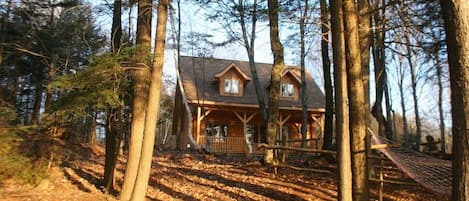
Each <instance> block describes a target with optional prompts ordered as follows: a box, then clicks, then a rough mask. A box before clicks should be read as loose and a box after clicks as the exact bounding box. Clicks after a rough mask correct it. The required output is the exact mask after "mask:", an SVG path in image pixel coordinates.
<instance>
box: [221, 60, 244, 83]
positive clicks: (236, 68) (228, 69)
mask: <svg viewBox="0 0 469 201" xmlns="http://www.w3.org/2000/svg"><path fill="white" fill-rule="evenodd" d="M231 69H233V70H234V71H236V72H237V73H238V74H239V75H241V77H242V78H243V79H244V80H245V81H248V80H251V77H249V76H248V75H246V73H244V72H243V71H242V70H241V69H239V67H238V66H236V64H234V63H232V64H230V65H229V66H228V67H226V68H225V69H224V70H223V71H222V72H219V73H217V74H216V75H215V77H216V78H220V77H222V76H223V75H224V74H225V73H226V72H228V71H230V70H231Z"/></svg>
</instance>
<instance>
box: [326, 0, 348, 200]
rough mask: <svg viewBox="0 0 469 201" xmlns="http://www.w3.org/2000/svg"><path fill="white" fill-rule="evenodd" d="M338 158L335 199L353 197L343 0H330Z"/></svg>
mask: <svg viewBox="0 0 469 201" xmlns="http://www.w3.org/2000/svg"><path fill="white" fill-rule="evenodd" d="M329 2H330V5H331V9H330V10H331V31H332V54H333V56H332V58H333V63H334V83H335V114H336V123H335V126H336V130H335V133H336V139H337V160H338V180H339V181H338V186H339V189H338V200H352V180H351V179H350V178H352V170H351V167H352V161H351V148H350V130H349V119H348V106H347V102H348V93H347V73H346V65H345V64H346V63H345V62H346V59H345V38H344V22H343V18H342V16H343V8H342V0H330V1H329Z"/></svg>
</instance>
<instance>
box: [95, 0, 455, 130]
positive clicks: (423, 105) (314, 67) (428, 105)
mask: <svg viewBox="0 0 469 201" xmlns="http://www.w3.org/2000/svg"><path fill="white" fill-rule="evenodd" d="M109 1H110V0H109ZM90 2H91V3H92V4H93V5H96V4H98V3H100V2H101V1H90ZM174 6H176V5H175V4H174ZM155 10H156V9H155ZM123 12H124V13H123V18H122V23H123V25H124V26H127V25H128V23H129V19H128V10H123ZM132 12H133V14H134V16H133V17H132V19H131V20H132V29H133V30H134V31H135V27H136V17H135V13H136V12H137V8H134V9H133V10H132ZM203 12H204V11H203V10H202V9H200V8H199V7H198V6H194V5H192V4H191V3H187V2H185V1H182V2H181V13H182V16H181V17H182V28H181V29H182V31H183V33H182V37H184V36H185V34H188V33H189V32H191V31H194V32H199V33H204V34H211V35H214V37H213V38H214V40H215V41H216V42H220V41H223V39H224V38H225V36H224V32H223V31H224V30H223V29H219V27H220V25H219V24H217V23H213V22H209V21H207V20H205V16H203ZM109 13H110V15H108V16H101V17H98V18H97V23H98V24H99V25H101V26H102V29H103V31H106V32H109V31H107V30H110V29H111V25H112V11H109ZM311 17H316V18H318V17H319V16H311ZM175 18H177V13H175ZM280 23H281V27H280V37H281V38H282V43H285V38H286V36H287V34H288V33H287V32H288V31H290V30H286V28H285V26H283V25H282V23H284V22H280ZM153 24H154V25H153V27H156V11H154V15H153ZM176 28H177V25H176ZM217 28H218V29H217ZM167 29H168V38H167V42H166V43H167V44H170V43H172V39H171V38H170V37H171V34H172V32H171V31H172V30H171V24H170V19H168V25H167ZM239 29H240V28H239ZM257 30H258V34H257V36H256V42H255V60H256V62H258V63H272V62H273V56H272V52H271V49H270V36H269V28H268V26H267V22H258V27H257ZM152 33H153V36H152V38H153V39H154V34H155V31H153V32H152ZM107 35H109V34H107ZM313 37H315V38H317V39H315V41H314V42H313V44H312V46H311V49H310V51H311V52H312V54H311V55H310V56H309V57H308V58H307V61H306V62H307V63H306V68H307V69H308V70H309V71H310V72H311V74H312V76H313V77H314V79H315V81H316V83H317V84H318V85H319V87H320V88H321V89H323V87H324V84H323V82H324V81H323V75H322V61H321V51H320V42H319V39H320V36H319V33H315V35H313ZM181 39H182V40H184V39H183V38H181ZM182 45H185V44H182ZM186 46H187V45H186ZM298 47H299V46H298ZM186 48H187V47H186ZM298 51H299V50H292V49H291V48H288V47H287V46H285V61H286V64H287V65H299V59H298V58H297V56H295V55H294V54H293V52H298ZM191 52H192V51H190V52H182V53H181V54H182V55H193V56H197V51H193V52H192V53H191ZM212 56H213V57H214V58H220V59H232V60H243V61H247V60H248V58H247V53H246V50H245V48H244V47H243V46H242V45H241V44H233V45H229V46H226V47H217V48H214V49H213V52H212ZM330 56H331V60H332V53H330ZM174 61H175V59H174V51H173V50H172V49H168V50H167V51H166V53H165V65H164V70H163V71H164V73H165V75H166V76H171V77H173V78H174V77H175V67H174ZM399 62H402V63H403V65H406V64H405V61H396V60H392V61H388V63H387V64H386V65H387V68H388V82H389V85H390V87H389V90H390V93H391V97H392V100H391V101H392V108H393V109H394V110H395V111H396V113H398V114H402V111H401V106H400V95H399V91H398V90H399V89H398V85H397V81H396V79H397V77H396V73H395V71H396V70H395V69H396V68H397V65H398V64H399ZM426 65H429V64H426ZM371 66H373V64H372V63H371ZM417 68H419V66H417ZM409 75H410V73H408V72H407V76H408V77H407V78H406V81H405V83H404V85H405V86H404V90H405V97H406V110H407V111H406V112H407V117H408V119H409V120H411V119H414V118H415V117H414V112H413V111H414V109H413V108H414V106H413V101H412V95H411V84H410V77H409ZM374 83H375V82H374V72H373V71H371V72H370V97H371V100H370V103H371V104H373V103H374V100H375V90H374V89H375V86H374ZM435 83H436V81H428V82H426V83H424V84H423V82H420V83H419V86H418V97H419V107H420V114H421V115H420V116H421V118H422V119H423V120H425V121H430V122H433V123H434V124H435V125H438V119H439V117H438V115H439V114H438V108H437V101H438V89H437V87H436V84H435ZM445 85H446V87H447V88H446V90H445V94H444V100H446V101H445V102H444V105H445V119H446V121H445V122H446V129H447V130H448V128H449V127H450V126H451V125H450V123H451V114H450V109H449V108H450V99H449V89H448V86H449V84H448V82H446V84H445ZM422 86H423V87H422ZM323 91H324V90H323ZM383 104H384V100H383ZM383 107H385V106H383ZM432 132H435V133H437V132H438V131H432ZM423 135H425V134H423ZM437 138H438V137H437Z"/></svg>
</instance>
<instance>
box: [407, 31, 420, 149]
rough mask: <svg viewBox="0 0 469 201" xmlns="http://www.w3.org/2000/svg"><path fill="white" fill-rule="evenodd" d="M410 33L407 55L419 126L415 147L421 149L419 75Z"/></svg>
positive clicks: (416, 123)
mask: <svg viewBox="0 0 469 201" xmlns="http://www.w3.org/2000/svg"><path fill="white" fill-rule="evenodd" d="M409 34H410V33H406V48H407V55H406V59H407V62H408V64H409V69H410V76H411V86H412V99H413V102H414V114H415V126H416V127H417V131H416V132H417V133H416V135H417V141H416V147H415V149H417V150H419V151H420V144H421V142H422V123H421V122H420V112H419V105H418V97H417V75H416V72H415V65H414V61H413V60H412V47H411V44H410V43H411V41H410V36H409Z"/></svg>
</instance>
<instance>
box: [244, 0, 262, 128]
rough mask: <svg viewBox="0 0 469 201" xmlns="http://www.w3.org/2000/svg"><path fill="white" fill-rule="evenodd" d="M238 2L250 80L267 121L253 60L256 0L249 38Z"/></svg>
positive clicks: (255, 0) (255, 1)
mask: <svg viewBox="0 0 469 201" xmlns="http://www.w3.org/2000/svg"><path fill="white" fill-rule="evenodd" d="M238 4H239V7H238V9H239V14H240V24H241V30H242V32H243V41H244V47H245V48H246V52H247V54H248V59H249V69H250V70H251V75H252V81H253V84H254V89H255V90H256V95H257V102H258V104H259V109H260V111H261V114H262V119H263V120H264V121H267V118H268V116H269V115H268V113H267V108H266V107H265V102H264V92H263V91H264V90H262V87H263V86H261V84H260V82H259V77H258V76H257V69H256V63H255V61H254V41H255V39H256V22H257V0H254V2H253V11H252V23H251V34H250V35H251V38H250V39H249V38H248V32H247V29H246V22H245V20H246V19H245V16H244V15H245V8H244V4H243V0H238Z"/></svg>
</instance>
